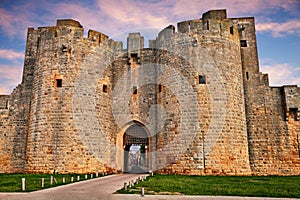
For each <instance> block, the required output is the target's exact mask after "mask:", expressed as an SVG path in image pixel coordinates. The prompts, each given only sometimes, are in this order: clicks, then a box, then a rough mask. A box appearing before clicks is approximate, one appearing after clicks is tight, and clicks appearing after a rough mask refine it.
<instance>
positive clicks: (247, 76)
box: [246, 72, 249, 80]
mask: <svg viewBox="0 0 300 200" xmlns="http://www.w3.org/2000/svg"><path fill="white" fill-rule="evenodd" d="M246 79H247V80H249V73H248V72H246Z"/></svg>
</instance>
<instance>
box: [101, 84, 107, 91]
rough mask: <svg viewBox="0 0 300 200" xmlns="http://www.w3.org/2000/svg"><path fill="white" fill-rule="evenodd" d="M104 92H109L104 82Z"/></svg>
mask: <svg viewBox="0 0 300 200" xmlns="http://www.w3.org/2000/svg"><path fill="white" fill-rule="evenodd" d="M102 92H104V93H107V92H108V88H107V85H105V84H103V87H102Z"/></svg>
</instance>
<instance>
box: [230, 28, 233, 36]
mask: <svg viewBox="0 0 300 200" xmlns="http://www.w3.org/2000/svg"><path fill="white" fill-rule="evenodd" d="M230 34H232V35H233V26H230Z"/></svg>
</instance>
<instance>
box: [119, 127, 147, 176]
mask: <svg viewBox="0 0 300 200" xmlns="http://www.w3.org/2000/svg"><path fill="white" fill-rule="evenodd" d="M123 145H124V146H123V147H124V172H127V173H145V172H148V171H149V170H148V168H149V158H148V157H149V156H148V155H147V154H148V152H149V138H148V134H147V131H146V129H145V127H144V126H142V125H141V124H138V123H134V124H132V125H131V126H129V127H128V128H127V129H126V131H125V132H124V135H123Z"/></svg>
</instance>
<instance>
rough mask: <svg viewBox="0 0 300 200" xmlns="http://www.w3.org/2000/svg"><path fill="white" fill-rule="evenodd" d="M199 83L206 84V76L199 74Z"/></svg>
mask: <svg viewBox="0 0 300 200" xmlns="http://www.w3.org/2000/svg"><path fill="white" fill-rule="evenodd" d="M199 84H206V76H205V75H199Z"/></svg>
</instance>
